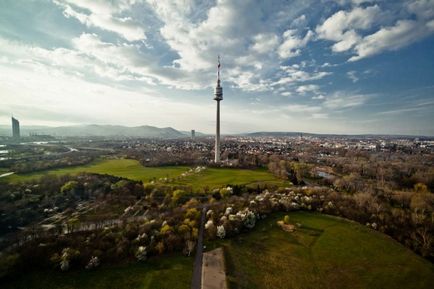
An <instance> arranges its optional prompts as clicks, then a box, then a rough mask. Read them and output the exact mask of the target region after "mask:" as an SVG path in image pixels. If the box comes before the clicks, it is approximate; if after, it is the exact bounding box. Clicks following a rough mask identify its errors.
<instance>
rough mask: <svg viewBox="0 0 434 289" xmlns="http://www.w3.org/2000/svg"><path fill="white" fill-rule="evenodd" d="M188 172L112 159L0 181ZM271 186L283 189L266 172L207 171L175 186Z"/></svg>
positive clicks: (141, 176) (147, 176)
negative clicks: (91, 175) (61, 176)
mask: <svg viewBox="0 0 434 289" xmlns="http://www.w3.org/2000/svg"><path fill="white" fill-rule="evenodd" d="M188 169H189V168H188V167H185V166H170V167H144V166H142V165H141V164H140V163H139V162H138V161H136V160H130V159H113V160H103V161H98V162H95V163H92V164H89V165H85V166H77V167H69V168H60V169H54V170H48V171H43V172H35V173H30V174H22V175H16V174H15V175H11V176H8V177H4V178H2V179H1V180H3V181H8V182H18V181H27V180H30V179H37V178H40V177H42V176H44V175H47V174H55V175H65V174H76V173H79V172H90V173H101V174H110V175H115V176H120V177H125V178H129V179H133V180H142V181H143V182H148V181H150V180H152V179H153V178H156V179H157V180H158V179H159V178H164V177H170V178H173V177H177V176H179V175H181V174H182V173H183V172H186V171H187V170H188ZM262 182H266V183H271V184H276V185H283V184H284V182H283V181H282V180H279V179H277V178H276V177H274V176H273V175H272V174H270V173H269V172H267V171H266V170H244V169H224V168H222V169H220V168H219V169H217V168H208V169H206V170H205V171H203V172H201V173H199V174H196V175H192V176H189V177H186V178H183V179H180V180H178V181H176V182H175V183H176V184H182V185H191V186H192V187H193V188H195V189H197V188H200V187H204V186H208V187H210V188H215V187H221V186H222V185H226V184H232V185H234V184H253V183H262Z"/></svg>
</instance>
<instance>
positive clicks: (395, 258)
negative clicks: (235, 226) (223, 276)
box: [210, 212, 434, 289]
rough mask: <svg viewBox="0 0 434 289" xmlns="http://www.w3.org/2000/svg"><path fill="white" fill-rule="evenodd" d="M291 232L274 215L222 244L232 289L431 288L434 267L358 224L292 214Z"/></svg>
mask: <svg viewBox="0 0 434 289" xmlns="http://www.w3.org/2000/svg"><path fill="white" fill-rule="evenodd" d="M289 216H290V219H291V222H294V223H300V224H302V228H301V229H298V230H297V231H296V232H294V233H288V232H284V231H283V230H281V229H280V228H279V227H278V226H277V225H276V221H277V220H278V219H281V218H282V217H283V214H276V215H273V217H270V218H267V219H266V220H264V221H262V222H260V224H258V226H257V228H255V230H253V231H251V232H249V233H246V234H242V235H239V236H238V237H235V238H234V239H231V240H223V241H219V242H217V243H214V244H211V246H210V247H214V246H218V245H223V246H224V248H225V250H226V251H225V252H226V259H227V260H226V262H227V266H228V271H229V280H230V285H231V289H234V288H249V289H252V288H268V289H273V288H276V289H277V288H279V289H282V288H300V289H302V288H351V289H357V288H370V289H375V288H378V289H381V288H394V289H399V288H415V289H416V288H417V289H423V288H432V285H433V284H434V266H433V265H432V264H431V263H430V262H428V261H426V260H424V259H423V258H421V257H419V256H417V255H415V254H414V253H413V252H411V251H410V250H408V249H406V248H405V247H403V246H402V245H401V244H399V243H398V242H396V241H394V240H392V239H390V238H389V237H387V236H385V235H383V234H380V233H378V232H376V231H372V230H369V229H367V228H365V227H364V226H362V225H360V224H356V223H353V222H349V221H345V220H341V219H337V218H334V217H331V216H325V215H320V214H312V213H306V212H294V213H290V214H289Z"/></svg>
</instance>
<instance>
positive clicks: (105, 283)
mask: <svg viewBox="0 0 434 289" xmlns="http://www.w3.org/2000/svg"><path fill="white" fill-rule="evenodd" d="M192 272H193V258H188V257H184V256H175V257H162V258H159V259H154V260H150V261H148V262H145V263H141V264H133V265H125V266H121V267H110V268H99V269H96V270H92V271H76V272H59V271H55V272H54V271H50V272H37V273H29V274H22V275H21V276H20V278H19V279H17V280H15V281H14V282H9V283H7V284H0V285H1V286H0V287H1V288H2V289H78V288H79V289H148V288H149V289H156V288H161V289H189V288H190V286H191V285H190V284H191V278H192Z"/></svg>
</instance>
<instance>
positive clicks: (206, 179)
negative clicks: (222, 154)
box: [179, 168, 289, 189]
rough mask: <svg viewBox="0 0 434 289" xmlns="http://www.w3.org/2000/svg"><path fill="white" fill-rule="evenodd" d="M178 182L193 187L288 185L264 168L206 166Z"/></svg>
mask: <svg viewBox="0 0 434 289" xmlns="http://www.w3.org/2000/svg"><path fill="white" fill-rule="evenodd" d="M179 183H180V184H187V185H191V186H192V187H193V188H194V189H196V188H201V187H204V186H208V187H209V188H210V189H212V188H218V187H221V186H223V185H241V184H244V185H247V184H251V185H255V184H263V183H267V184H274V185H277V186H283V185H288V184H289V183H288V182H284V181H282V180H281V179H278V178H276V177H275V176H274V175H272V174H271V173H270V172H268V171H266V170H265V169H256V170H246V169H228V168H207V169H206V170H205V171H203V172H200V173H198V174H195V175H191V176H188V177H186V178H183V179H182V180H181V181H180V182H179Z"/></svg>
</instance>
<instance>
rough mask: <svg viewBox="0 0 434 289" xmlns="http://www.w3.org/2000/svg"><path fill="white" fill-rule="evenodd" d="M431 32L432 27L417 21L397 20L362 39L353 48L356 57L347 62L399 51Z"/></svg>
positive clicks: (433, 28)
mask: <svg viewBox="0 0 434 289" xmlns="http://www.w3.org/2000/svg"><path fill="white" fill-rule="evenodd" d="M433 32H434V27H430V26H429V25H425V24H421V23H420V22H418V21H415V20H399V21H398V22H397V23H396V24H395V25H394V26H392V27H385V28H382V29H380V30H378V31H377V32H375V33H374V34H371V35H368V36H366V37H365V38H363V39H362V40H361V41H360V42H359V43H358V44H357V45H356V46H355V48H354V50H355V51H356V53H357V55H355V56H353V57H351V58H350V59H349V61H356V60H360V59H362V58H365V57H368V56H372V55H375V54H378V53H381V52H383V51H385V50H396V49H399V48H401V47H404V46H407V45H409V44H411V43H413V42H415V41H417V40H419V39H421V38H423V37H425V36H426V35H428V34H430V33H433Z"/></svg>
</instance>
